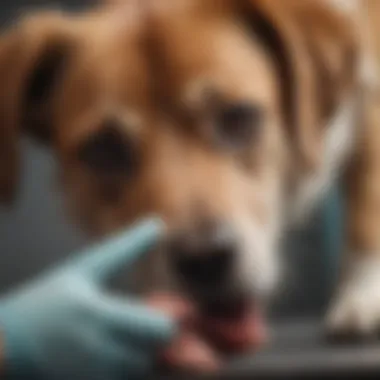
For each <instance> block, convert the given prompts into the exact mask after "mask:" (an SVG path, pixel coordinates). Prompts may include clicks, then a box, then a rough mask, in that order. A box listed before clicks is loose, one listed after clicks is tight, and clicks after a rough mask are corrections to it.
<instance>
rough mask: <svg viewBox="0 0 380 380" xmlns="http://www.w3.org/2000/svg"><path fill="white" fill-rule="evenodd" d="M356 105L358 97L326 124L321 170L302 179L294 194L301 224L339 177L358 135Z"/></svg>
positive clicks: (293, 207) (295, 211) (293, 214)
mask: <svg viewBox="0 0 380 380" xmlns="http://www.w3.org/2000/svg"><path fill="white" fill-rule="evenodd" d="M356 106H357V101H356V99H352V100H349V101H346V102H345V103H344V104H342V106H341V108H340V110H339V111H338V112H337V114H336V115H335V117H334V118H333V120H332V121H331V125H329V126H327V128H326V130H327V132H326V137H325V142H324V148H323V152H322V157H323V162H322V165H321V167H320V170H319V171H318V172H317V173H315V174H313V175H310V176H309V177H308V178H303V179H301V180H300V185H299V187H298V189H297V193H296V195H295V196H294V202H293V203H292V205H291V212H290V215H291V217H292V222H293V223H294V224H296V225H299V224H302V223H304V222H305V221H306V219H307V218H308V217H309V216H310V213H311V212H312V211H313V208H314V207H315V206H317V205H318V202H319V201H320V200H321V199H322V198H323V197H324V196H325V195H326V194H327V192H328V191H329V190H330V188H331V186H332V185H333V184H334V182H335V181H336V180H337V179H338V176H339V173H340V169H341V167H342V165H343V163H344V162H345V160H346V159H347V157H348V156H349V154H350V152H351V149H352V147H353V143H354V139H355V128H356V124H357V107H356Z"/></svg>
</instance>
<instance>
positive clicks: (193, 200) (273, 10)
mask: <svg viewBox="0 0 380 380" xmlns="http://www.w3.org/2000/svg"><path fill="white" fill-rule="evenodd" d="M119 3H120V4H118V5H113V6H109V7H108V6H105V7H103V6H102V7H100V8H98V9H95V10H93V11H91V12H87V13H86V14H84V15H76V16H74V15H66V14H62V13H60V12H44V13H43V12H41V13H37V14H34V15H28V16H26V17H25V18H24V19H23V20H21V21H20V22H19V23H17V24H16V25H15V26H14V27H13V28H11V29H10V30H9V31H8V32H7V33H4V34H3V36H2V38H1V40H0V80H1V88H0V122H1V128H0V194H1V197H2V198H1V199H2V200H3V201H10V200H12V198H13V196H14V194H15V190H16V186H17V182H18V166H19V163H18V161H19V152H18V139H19V136H20V134H21V130H25V131H27V132H28V133H30V134H32V135H33V136H35V137H38V138H39V139H41V140H43V141H45V142H46V143H49V144H50V146H51V147H53V149H54V151H55V153H56V156H57V159H58V161H59V163H60V167H61V183H62V187H63V188H64V190H65V193H66V195H67V200H68V208H69V209H70V210H71V211H72V212H73V214H74V218H75V220H77V221H78V222H79V223H80V225H81V226H82V227H83V228H85V229H86V230H87V231H88V233H90V234H93V235H95V236H99V235H103V234H107V233H109V232H111V231H114V230H116V229H119V228H121V227H122V226H124V225H126V224H128V223H129V222H131V221H132V220H134V219H136V218H139V217H142V216H144V215H146V214H150V213H153V214H158V215H160V216H161V217H162V218H164V219H165V221H166V222H167V224H168V226H169V234H170V233H171V234H174V233H175V232H176V231H177V230H182V231H188V232H189V234H190V233H193V232H194V230H195V229H196V228H197V226H198V224H202V221H203V220H210V219H211V220H223V221H227V222H228V223H229V224H230V225H231V226H232V227H233V228H234V230H235V232H236V234H237V236H238V240H239V247H238V249H237V251H236V256H237V258H236V263H237V264H236V267H235V270H234V273H233V275H232V277H231V279H230V282H231V284H233V287H234V288H239V289H243V290H244V291H245V292H248V293H249V294H251V295H252V296H253V295H255V296H256V295H257V293H259V294H260V295H262V294H264V293H267V292H269V291H271V290H272V289H273V287H274V286H275V284H276V282H277V279H278V272H279V264H278V263H279V257H278V250H279V248H280V247H279V245H280V244H279V243H280V238H281V236H282V235H283V233H284V232H285V231H286V229H287V228H288V227H289V224H291V223H292V224H293V223H298V222H300V221H302V220H303V218H304V217H305V216H307V215H308V214H309V213H310V211H311V210H312V208H313V206H314V205H315V204H316V203H317V201H318V199H319V198H320V197H321V196H323V194H324V193H325V192H326V190H328V188H329V186H330V185H331V184H332V183H333V181H334V180H335V179H338V178H339V176H340V175H342V177H343V178H344V182H345V184H346V186H345V188H346V195H347V210H348V211H347V212H348V217H347V222H348V223H347V240H346V242H347V247H346V250H347V255H346V258H347V263H348V266H347V268H346V270H345V272H344V276H343V278H342V283H341V287H340V289H339V291H338V294H337V298H336V301H335V303H334V304H333V307H332V310H331V313H330V314H329V316H328V326H329V328H332V329H333V330H334V331H340V332H346V331H347V330H350V331H352V332H355V333H360V334H361V333H364V332H368V331H373V330H375V329H376V328H378V327H380V326H379V324H380V323H379V321H380V234H379V233H378V232H379V231H378V226H379V225H380V208H379V207H380V189H379V184H380V156H379V154H380V153H379V152H380V133H379V131H378V130H377V128H378V119H379V117H380V115H379V112H380V111H379V107H378V102H379V93H378V88H377V84H376V81H377V73H376V65H377V59H378V58H379V57H380V49H377V47H378V46H377V45H376V43H377V41H376V36H380V31H379V33H376V31H377V30H376V29H378V28H379V26H378V25H379V22H378V20H377V19H376V16H374V15H376V9H377V8H379V7H380V6H379V2H378V1H377V0H373V1H370V0H368V1H365V0H363V1H352V2H349V1H346V0H343V3H344V4H343V7H342V6H341V5H340V4H339V1H338V0H336V1H333V0H325V1H320V0H278V1H273V0H239V1H236V0H178V1H177V0H176V1H171V0H152V1H146V2H139V1H137V0H136V1H133V0H129V1H127V0H125V1H120V2H119ZM348 3H349V4H348ZM346 5H352V9H354V11H352V10H351V8H350V7H347V9H346ZM366 11H367V12H366ZM377 14H378V13H377ZM359 15H362V16H363V17H360V16H359ZM368 25H370V26H371V27H372V26H373V28H374V29H373V30H372V29H371V28H368V29H366V28H367V27H368ZM369 37H370V38H369ZM240 103H244V104H249V105H250V106H252V107H255V110H256V111H257V110H258V112H259V116H260V117H258V119H257V120H256V123H257V124H258V125H255V126H253V127H252V126H251V127H252V128H254V129H255V131H254V133H253V134H252V135H249V134H248V135H244V133H243V132H244V131H243V132H242V133H243V135H242V136H239V135H238V136H235V135H234V134H235V133H240V132H241V131H239V130H238V132H236V130H233V129H232V132H231V130H228V129H227V132H226V131H225V130H220V125H219V124H218V120H219V119H218V116H219V114H220V113H221V112H223V111H224V109H225V108H226V107H227V108H228V107H234V106H235V105H239V104H240ZM223 133H226V134H225V135H223ZM231 133H232V134H231ZM235 139H236V140H235ZM231 141H235V143H234V144H232V143H231ZM104 152H105V153H106V155H104V154H103V155H102V153H104ZM99 153H100V155H101V158H100V159H99ZM110 157H111V158H110ZM99 160H100V161H99ZM110 160H114V161H112V162H110ZM343 164H344V165H343ZM343 168H345V169H346V170H341V169H343ZM305 211H307V212H306V213H305ZM142 270H144V271H147V273H148V276H146V275H144V281H143V282H144V286H145V289H144V290H147V289H148V288H149V287H152V286H156V287H177V286H178V284H177V281H176V276H174V275H173V273H172V271H171V270H170V267H169V266H168V258H167V254H166V251H165V249H162V250H160V251H159V252H155V253H154V254H153V255H152V256H151V257H150V260H149V262H148V263H144V264H143V268H142ZM140 275H141V274H140ZM148 278H149V281H148V280H147V279H148Z"/></svg>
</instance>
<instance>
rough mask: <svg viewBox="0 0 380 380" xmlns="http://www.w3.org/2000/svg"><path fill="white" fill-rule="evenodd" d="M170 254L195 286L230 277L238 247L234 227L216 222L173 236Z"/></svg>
mask: <svg viewBox="0 0 380 380" xmlns="http://www.w3.org/2000/svg"><path fill="white" fill-rule="evenodd" d="M171 243H172V244H171V245H170V251H171V252H170V255H171V259H172V263H173V265H174V270H175V271H176V273H177V274H178V275H179V276H180V278H181V279H182V280H183V281H184V282H185V283H186V285H188V286H191V287H197V288H202V287H214V286H220V285H224V283H225V282H227V281H228V279H229V277H230V275H231V272H232V269H233V265H234V257H235V253H236V249H237V242H236V239H235V236H234V235H233V233H232V230H231V229H230V228H229V227H228V226H226V225H214V226H212V227H208V228H204V229H199V230H198V231H194V232H191V233H189V232H187V233H182V234H180V235H178V236H176V237H174V238H173V240H172V242H171Z"/></svg>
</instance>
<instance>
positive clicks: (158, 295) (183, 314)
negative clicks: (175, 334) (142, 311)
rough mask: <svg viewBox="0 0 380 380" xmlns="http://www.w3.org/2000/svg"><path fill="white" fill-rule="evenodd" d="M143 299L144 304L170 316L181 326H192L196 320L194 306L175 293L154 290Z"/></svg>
mask: <svg viewBox="0 0 380 380" xmlns="http://www.w3.org/2000/svg"><path fill="white" fill-rule="evenodd" d="M144 301H145V303H146V305H148V306H149V307H151V308H152V309H154V310H157V311H160V312H162V313H163V314H164V315H167V316H169V317H171V318H172V319H173V320H175V321H177V323H179V324H180V325H181V326H184V325H186V326H192V325H193V324H195V322H196V320H197V310H196V308H195V307H194V306H193V305H192V304H191V303H190V302H189V301H188V300H186V299H184V298H183V297H180V296H178V295H176V294H172V293H168V292H166V293H165V292H155V293H151V294H149V295H148V296H146V297H145V299H144Z"/></svg>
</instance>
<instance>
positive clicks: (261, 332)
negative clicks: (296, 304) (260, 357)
mask: <svg viewBox="0 0 380 380" xmlns="http://www.w3.org/2000/svg"><path fill="white" fill-rule="evenodd" d="M200 309H201V321H202V322H201V323H202V329H203V331H204V333H205V335H206V336H207V337H208V338H209V339H210V340H211V341H212V342H213V344H215V345H216V346H218V348H219V349H220V350H222V351H223V352H226V353H239V352H247V351H250V350H255V349H257V348H258V347H260V346H262V345H263V343H264V342H265V340H266V328H265V323H264V311H263V308H262V306H261V305H260V304H259V302H256V301H254V300H253V299H252V298H248V297H247V298H245V297H233V298H225V299H222V300H221V299H219V300H217V301H208V302H207V303H203V304H201V307H200Z"/></svg>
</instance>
